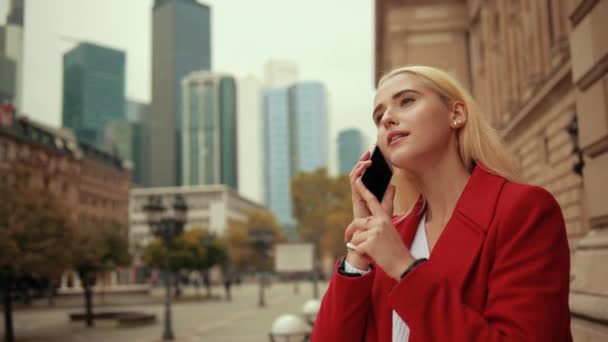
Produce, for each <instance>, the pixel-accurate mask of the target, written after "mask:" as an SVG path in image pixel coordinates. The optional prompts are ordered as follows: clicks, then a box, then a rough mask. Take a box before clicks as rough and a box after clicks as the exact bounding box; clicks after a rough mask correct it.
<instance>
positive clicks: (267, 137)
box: [263, 88, 294, 226]
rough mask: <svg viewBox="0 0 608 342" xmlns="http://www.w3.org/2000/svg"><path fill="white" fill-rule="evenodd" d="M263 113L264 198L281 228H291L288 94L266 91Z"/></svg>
mask: <svg viewBox="0 0 608 342" xmlns="http://www.w3.org/2000/svg"><path fill="white" fill-rule="evenodd" d="M263 112H264V124H263V125H264V184H265V186H264V190H265V193H264V198H265V203H266V205H267V206H268V207H270V210H271V211H272V212H273V213H274V215H275V216H276V217H277V219H278V221H279V222H280V223H281V225H283V226H293V223H294V220H293V215H292V205H291V190H290V189H291V188H290V182H291V177H292V171H291V170H292V167H291V151H290V145H291V144H290V120H289V117H290V116H289V92H288V90H287V88H272V89H266V90H264V93H263Z"/></svg>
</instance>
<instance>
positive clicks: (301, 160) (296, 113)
mask: <svg viewBox="0 0 608 342" xmlns="http://www.w3.org/2000/svg"><path fill="white" fill-rule="evenodd" d="M263 102H264V108H263V111H264V125H263V127H264V156H265V160H264V166H265V170H264V175H265V189H266V190H265V191H266V193H265V199H266V204H267V205H268V206H269V207H270V209H271V210H272V212H273V213H274V214H275V216H277V218H278V219H279V222H280V223H281V224H282V225H283V226H285V227H286V228H287V229H292V228H293V226H294V219H293V216H292V214H293V213H292V197H291V179H292V178H293V177H294V176H295V175H296V174H298V173H299V172H311V171H314V170H316V169H318V168H324V167H327V152H328V139H327V109H326V108H327V100H326V91H325V86H324V85H323V84H322V83H320V82H297V83H295V84H293V85H292V86H290V87H287V88H271V89H267V90H266V91H265V92H264V96H263Z"/></svg>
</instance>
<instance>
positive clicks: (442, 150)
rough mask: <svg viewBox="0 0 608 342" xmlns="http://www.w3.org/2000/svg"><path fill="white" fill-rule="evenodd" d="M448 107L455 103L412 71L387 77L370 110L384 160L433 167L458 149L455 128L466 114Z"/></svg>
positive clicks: (400, 165) (401, 165)
mask: <svg viewBox="0 0 608 342" xmlns="http://www.w3.org/2000/svg"><path fill="white" fill-rule="evenodd" d="M451 107H454V108H456V107H457V106H452V105H450V106H449V105H447V104H446V103H445V102H444V101H442V99H441V98H440V97H439V95H438V94H436V93H435V92H434V91H432V90H431V89H430V88H429V87H428V86H426V85H425V84H424V83H423V82H422V81H420V80H419V79H418V78H417V77H416V76H414V75H411V74H407V73H401V74H397V75H395V76H392V77H391V78H389V79H387V80H386V81H385V82H384V83H383V84H382V85H381V86H380V87H379V88H378V90H377V92H376V96H375V99H374V111H373V120H374V123H375V125H376V128H377V144H378V146H379V147H380V149H381V151H382V153H383V154H384V157H385V158H386V160H387V161H388V162H389V163H390V164H392V165H394V166H395V167H398V168H404V169H408V170H419V169H420V168H421V167H422V168H426V167H432V165H434V163H435V162H437V161H438V160H440V159H441V158H442V157H443V156H445V154H446V153H458V149H457V148H455V147H457V141H456V129H457V128H459V127H461V125H462V124H464V120H465V119H466V117H464V115H462V114H463V113H460V110H451ZM457 122H458V124H457Z"/></svg>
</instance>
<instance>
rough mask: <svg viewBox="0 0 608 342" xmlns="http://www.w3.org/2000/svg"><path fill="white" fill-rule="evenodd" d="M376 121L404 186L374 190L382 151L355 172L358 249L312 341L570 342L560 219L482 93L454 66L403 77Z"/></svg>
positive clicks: (345, 263)
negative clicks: (368, 182) (497, 126)
mask: <svg viewBox="0 0 608 342" xmlns="http://www.w3.org/2000/svg"><path fill="white" fill-rule="evenodd" d="M372 118H373V121H374V124H375V126H376V131H377V146H378V148H379V149H380V151H381V152H382V154H383V155H384V158H385V160H386V161H387V163H388V164H389V165H390V166H391V167H392V169H393V171H394V172H393V180H392V183H393V184H398V185H399V187H398V188H396V187H395V186H394V185H390V186H389V187H388V188H387V189H386V192H385V194H384V196H383V198H381V199H380V200H378V199H377V198H376V196H374V194H373V193H372V192H370V191H369V189H367V188H366V187H365V185H364V184H363V182H362V180H361V176H362V174H363V173H364V172H365V170H366V169H367V168H369V167H370V165H371V161H370V160H369V158H370V153H369V152H367V153H365V154H364V155H363V156H362V157H361V159H360V160H359V162H358V163H357V164H356V165H355V166H354V168H353V170H352V172H351V174H350V180H351V190H352V203H353V216H354V217H353V221H352V222H351V224H350V225H349V226H348V227H347V228H346V230H345V236H344V238H345V241H347V242H348V250H347V252H346V256H345V257H343V258H341V260H339V261H338V262H337V263H336V271H335V272H334V273H333V275H332V278H331V281H330V285H329V288H328V290H327V292H326V294H325V296H324V298H323V301H322V304H321V308H320V311H319V313H318V316H317V319H316V323H315V326H314V328H313V332H312V337H311V341H368V342H369V341H412V342H418V341H571V340H572V336H571V332H570V310H569V307H568V293H569V282H570V280H569V275H570V259H569V257H570V254H569V249H568V241H567V237H566V230H565V224H564V219H563V216H562V212H561V209H560V207H559V205H558V203H557V202H556V200H555V199H554V198H553V196H552V195H551V194H550V193H549V192H547V191H546V190H544V189H542V188H540V187H537V186H531V185H526V184H522V183H520V181H519V176H518V173H517V171H516V170H515V167H514V166H513V162H512V157H511V156H510V153H509V151H508V150H507V149H506V148H505V146H504V145H503V144H502V143H501V141H500V139H499V137H498V135H497V133H496V132H495V131H494V130H493V129H492V128H491V127H490V125H489V124H488V123H487V121H486V119H485V118H484V116H482V113H481V112H480V109H479V107H478V105H477V103H476V102H475V100H474V99H473V98H472V96H471V95H470V94H469V92H468V91H467V90H466V89H465V88H464V87H463V86H461V85H460V84H459V83H458V81H456V80H455V79H454V78H453V77H451V76H450V75H449V74H447V73H446V72H444V71H442V70H439V69H436V68H432V67H425V66H410V67H403V68H399V69H396V70H394V71H392V72H390V73H388V74H387V75H386V76H384V77H383V78H382V79H381V80H380V82H379V84H378V87H377V91H376V94H375V98H374V110H373V113H372ZM412 189H414V190H415V191H412ZM408 193H417V194H416V197H414V198H413V199H412V200H410V202H411V204H412V205H411V206H410V207H409V208H410V209H409V210H408V211H407V212H406V213H404V214H403V213H398V214H395V212H394V205H393V203H394V198H395V195H396V194H397V195H398V197H399V196H401V197H400V198H404V196H403V194H408ZM405 197H407V196H405Z"/></svg>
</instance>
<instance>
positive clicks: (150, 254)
mask: <svg viewBox="0 0 608 342" xmlns="http://www.w3.org/2000/svg"><path fill="white" fill-rule="evenodd" d="M168 251H169V252H168V265H169V268H170V269H171V270H172V271H174V272H175V271H179V270H191V271H194V270H206V269H209V268H210V267H212V266H214V265H222V264H224V263H225V262H226V260H227V256H226V255H227V253H226V247H225V246H224V244H223V242H222V241H220V240H219V239H217V238H216V237H215V235H213V234H211V233H209V231H208V230H207V229H205V228H193V229H190V230H188V231H187V232H185V233H184V234H183V235H181V236H179V237H178V238H176V239H174V241H173V242H172V243H171V245H170V246H169V248H168ZM142 259H143V261H144V262H145V263H146V264H147V265H148V266H150V267H154V268H165V267H166V264H167V250H166V249H165V247H164V246H163V243H162V241H161V240H159V239H154V240H153V241H152V242H151V243H149V244H148V245H147V246H146V247H145V248H144V249H143V253H142Z"/></svg>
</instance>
